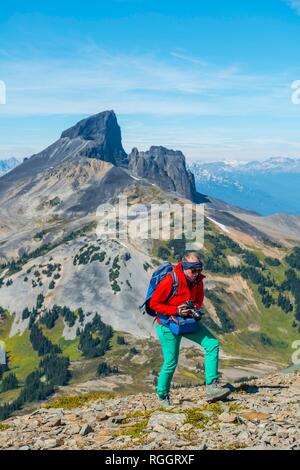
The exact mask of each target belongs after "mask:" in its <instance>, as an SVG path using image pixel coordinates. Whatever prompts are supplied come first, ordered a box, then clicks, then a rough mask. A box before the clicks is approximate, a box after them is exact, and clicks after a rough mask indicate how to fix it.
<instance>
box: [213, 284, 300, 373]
mask: <svg viewBox="0 0 300 470" xmlns="http://www.w3.org/2000/svg"><path fill="white" fill-rule="evenodd" d="M251 288H252V290H253V295H254V299H255V301H256V304H257V306H258V309H259V312H258V311H257V310H256V309H255V308H253V309H252V312H253V318H252V319H251V323H254V324H257V325H258V326H259V327H260V330H259V333H265V334H266V335H268V336H269V337H270V338H271V339H272V340H273V341H284V342H286V343H287V344H288V347H287V348H286V349H284V348H281V347H278V346H264V345H263V344H262V343H261V341H260V340H259V336H258V334H255V333H253V332H249V330H248V326H249V325H248V324H247V321H245V315H241V316H240V317H237V318H236V319H235V323H236V326H237V329H238V333H237V332H236V331H234V332H232V333H228V334H225V335H223V336H222V346H223V349H224V350H225V351H226V352H228V353H232V354H235V355H244V356H245V357H249V358H257V359H258V360H259V358H263V359H266V360H274V361H276V362H279V363H282V364H284V365H285V364H289V363H290V360H291V355H292V352H293V350H292V348H291V345H292V343H293V341H294V340H296V339H299V335H298V334H297V331H296V330H295V329H294V328H292V322H293V313H289V314H286V313H284V312H283V311H282V310H281V309H280V308H279V307H277V306H274V305H272V306H271V307H270V308H269V309H267V308H265V307H264V305H263V304H262V301H261V296H260V295H259V293H258V292H257V287H256V286H254V285H251ZM248 318H249V316H248ZM279 328H281V329H284V330H286V331H287V332H286V333H284V332H283V331H280V329H279Z"/></svg>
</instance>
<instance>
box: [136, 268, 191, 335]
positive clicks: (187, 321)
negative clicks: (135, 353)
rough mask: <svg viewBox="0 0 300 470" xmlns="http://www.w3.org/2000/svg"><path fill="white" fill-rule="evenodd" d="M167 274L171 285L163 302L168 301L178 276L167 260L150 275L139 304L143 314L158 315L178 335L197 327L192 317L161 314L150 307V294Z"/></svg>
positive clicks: (176, 286)
mask: <svg viewBox="0 0 300 470" xmlns="http://www.w3.org/2000/svg"><path fill="white" fill-rule="evenodd" d="M168 274H171V275H172V279H173V285H172V289H171V292H170V294H169V295H168V297H167V299H166V301H165V302H168V301H169V300H170V299H171V298H172V297H173V296H174V295H175V294H176V292H177V289H178V278H177V276H176V273H175V272H174V266H173V265H172V264H171V263H169V262H168V261H166V262H164V263H162V264H160V265H159V266H158V268H157V269H156V270H155V271H154V273H153V274H152V276H151V279H150V282H149V286H148V290H147V294H146V299H145V302H144V303H143V304H142V305H141V306H140V310H142V312H143V314H145V313H147V314H148V315H150V316H151V317H155V318H156V317H159V319H160V321H161V323H162V324H163V325H164V326H167V327H168V328H169V329H170V330H171V331H172V333H173V334H174V335H176V336H179V335H182V334H185V333H193V332H194V331H196V329H197V322H196V320H194V319H193V318H182V317H180V316H178V315H163V314H159V313H157V312H155V311H154V310H152V308H151V307H150V305H149V303H150V300H151V298H152V295H153V293H154V291H155V289H156V288H157V286H158V284H159V283H160V281H162V280H163V279H164V278H165V277H166V276H167V275H168Z"/></svg>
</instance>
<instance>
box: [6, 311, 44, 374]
mask: <svg viewBox="0 0 300 470" xmlns="http://www.w3.org/2000/svg"><path fill="white" fill-rule="evenodd" d="M12 320H13V319H12V316H11V315H7V319H6V320H5V321H4V323H3V324H2V326H1V327H0V328H1V329H0V338H1V339H3V341H4V342H5V346H6V350H7V353H8V358H9V369H10V372H13V373H14V374H16V376H17V378H18V380H19V381H20V382H21V383H22V382H24V380H25V378H26V376H27V375H28V374H29V373H30V372H32V371H33V370H34V369H35V368H36V367H37V366H38V364H39V362H40V357H39V356H38V354H37V352H36V351H34V350H33V349H32V346H31V342H30V339H29V334H30V332H29V330H28V329H27V330H25V331H24V333H23V334H22V335H20V334H17V335H15V336H13V337H11V338H10V337H9V332H10V329H11V325H12Z"/></svg>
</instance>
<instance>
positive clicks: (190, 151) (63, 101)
mask: <svg viewBox="0 0 300 470" xmlns="http://www.w3.org/2000/svg"><path fill="white" fill-rule="evenodd" d="M299 38H300V0H265V1H263V0H222V1H221V0H198V1H193V0H185V1H183V0H172V1H171V0H168V1H166V0H106V1H102V0H98V1H91V0H85V2H76V1H66V0H61V1H59V2H58V1H57V0H51V1H49V0H43V1H39V0H26V2H24V1H23V0H14V2H6V3H5V4H1V10H0V80H2V81H4V82H5V84H6V90H7V96H6V104H5V105H0V158H8V157H11V156H17V157H24V156H29V155H31V154H33V153H36V152H38V151H40V150H41V149H43V148H44V147H46V146H47V145H49V144H50V143H52V142H53V141H54V140H56V139H57V138H58V137H59V135H60V133H61V132H62V130H63V129H65V128H67V127H69V126H71V125H73V124H74V123H75V122H77V121H78V120H79V119H81V118H83V117H86V116H87V115H90V114H94V113H97V112H99V111H103V110H105V109H114V110H115V112H116V113H117V116H118V120H119V123H120V125H121V127H122V135H123V145H124V148H125V150H126V151H128V152H129V151H130V150H131V148H132V147H133V146H137V147H138V148H140V149H141V150H145V149H147V148H149V146H150V145H158V144H159V145H165V146H167V147H170V148H174V149H180V150H182V151H183V152H184V153H185V155H186V157H187V159H189V160H195V159H199V160H205V161H209V160H210V161H211V160H222V159H227V160H250V159H264V158H268V157H272V156H290V157H300V132H299V123H300V105H298V106H297V105H295V104H293V103H292V100H291V96H292V89H291V84H292V82H293V81H295V80H300V66H299Z"/></svg>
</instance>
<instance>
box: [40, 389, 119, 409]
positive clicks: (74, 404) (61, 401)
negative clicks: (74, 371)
mask: <svg viewBox="0 0 300 470" xmlns="http://www.w3.org/2000/svg"><path fill="white" fill-rule="evenodd" d="M113 397H114V394H112V393H103V392H94V393H85V394H82V395H72V396H71V395H69V396H62V397H58V398H56V399H55V400H51V401H49V402H48V403H47V404H46V405H44V408H65V409H73V408H80V407H83V406H85V405H87V404H88V403H91V402H94V401H98V400H107V399H109V398H113Z"/></svg>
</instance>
